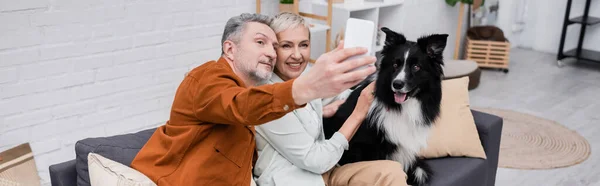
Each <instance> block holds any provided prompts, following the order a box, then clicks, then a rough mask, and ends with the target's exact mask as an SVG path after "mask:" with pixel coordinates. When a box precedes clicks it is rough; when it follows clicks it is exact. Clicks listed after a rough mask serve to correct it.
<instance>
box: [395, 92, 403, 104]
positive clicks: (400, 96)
mask: <svg viewBox="0 0 600 186" xmlns="http://www.w3.org/2000/svg"><path fill="white" fill-rule="evenodd" d="M394 100H395V101H396V103H398V104H400V103H404V101H405V100H406V94H405V93H395V94H394Z"/></svg>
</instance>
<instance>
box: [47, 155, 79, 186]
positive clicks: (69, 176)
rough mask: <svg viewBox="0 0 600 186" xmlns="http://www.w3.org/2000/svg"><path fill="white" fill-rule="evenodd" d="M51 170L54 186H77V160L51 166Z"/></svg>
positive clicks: (51, 179)
mask: <svg viewBox="0 0 600 186" xmlns="http://www.w3.org/2000/svg"><path fill="white" fill-rule="evenodd" d="M49 169H50V181H51V183H52V186H77V171H76V170H75V160H71V161H67V162H63V163H59V164H54V165H50V167H49Z"/></svg>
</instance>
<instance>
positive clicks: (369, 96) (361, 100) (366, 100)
mask: <svg viewBox="0 0 600 186" xmlns="http://www.w3.org/2000/svg"><path fill="white" fill-rule="evenodd" d="M374 91H375V82H372V83H370V84H369V85H368V86H367V87H365V88H364V89H363V90H362V91H361V92H360V96H359V97H358V102H357V103H356V107H354V112H352V114H356V115H357V116H359V117H362V118H365V117H367V113H369V109H370V108H371V103H373V100H374V99H375V92H374Z"/></svg>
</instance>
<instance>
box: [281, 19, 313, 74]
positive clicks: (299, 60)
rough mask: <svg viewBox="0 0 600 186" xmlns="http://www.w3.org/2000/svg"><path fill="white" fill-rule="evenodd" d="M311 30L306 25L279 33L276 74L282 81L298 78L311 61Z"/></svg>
mask: <svg viewBox="0 0 600 186" xmlns="http://www.w3.org/2000/svg"><path fill="white" fill-rule="evenodd" d="M309 34H310V33H309V30H308V28H306V27H305V26H304V25H298V26H297V27H293V28H288V29H285V30H283V31H281V32H279V33H277V38H278V40H279V47H277V50H276V51H277V63H276V64H275V69H274V72H275V74H277V75H278V76H279V77H280V78H281V79H282V80H284V81H287V80H290V79H293V78H297V77H298V76H300V74H302V72H303V71H304V69H305V68H306V65H307V64H308V62H309V60H310V39H309Z"/></svg>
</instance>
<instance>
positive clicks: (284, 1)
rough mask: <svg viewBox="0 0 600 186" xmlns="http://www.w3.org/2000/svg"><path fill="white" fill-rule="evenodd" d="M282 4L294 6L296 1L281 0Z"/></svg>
mask: <svg viewBox="0 0 600 186" xmlns="http://www.w3.org/2000/svg"><path fill="white" fill-rule="evenodd" d="M279 3H281V4H294V0H279Z"/></svg>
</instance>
